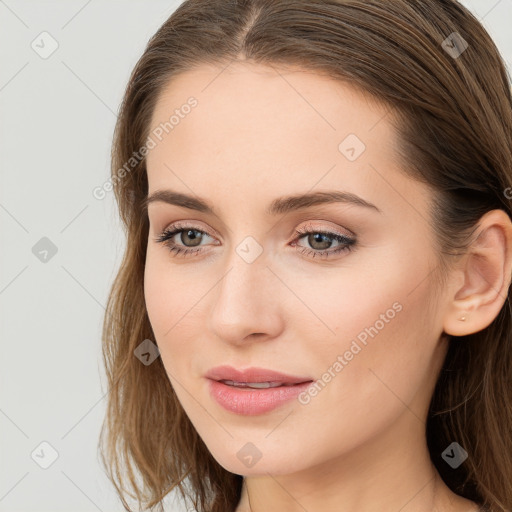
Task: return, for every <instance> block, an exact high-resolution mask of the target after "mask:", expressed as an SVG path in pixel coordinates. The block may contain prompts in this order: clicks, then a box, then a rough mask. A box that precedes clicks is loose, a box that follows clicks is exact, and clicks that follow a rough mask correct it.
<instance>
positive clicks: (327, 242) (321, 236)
mask: <svg viewBox="0 0 512 512" xmlns="http://www.w3.org/2000/svg"><path fill="white" fill-rule="evenodd" d="M322 240H323V241H324V243H323V244H321V247H315V244H316V243H321V242H322ZM309 243H310V245H311V246H312V247H314V248H315V249H320V250H322V249H328V248H329V246H330V245H331V242H330V240H329V237H328V236H327V235H324V234H322V233H315V234H314V235H310V240H309Z"/></svg>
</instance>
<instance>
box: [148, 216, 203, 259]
mask: <svg viewBox="0 0 512 512" xmlns="http://www.w3.org/2000/svg"><path fill="white" fill-rule="evenodd" d="M176 235H179V236H178V238H180V239H181V242H182V243H184V244H190V246H189V247H187V246H185V248H182V247H181V246H179V245H178V244H177V243H176V242H175V241H174V240H173V238H174V237H175V236H176ZM204 235H206V236H209V235H208V233H206V232H205V231H202V230H200V229H196V228H195V227H193V226H187V225H186V224H179V223H177V224H174V225H173V226H171V227H170V228H168V229H166V230H165V231H164V232H163V233H162V234H161V235H160V236H159V237H157V238H156V239H155V242H158V243H163V244H164V245H166V246H167V247H168V249H169V251H170V252H172V253H175V254H176V255H178V254H182V255H183V256H188V255H190V254H192V253H196V252H200V251H201V249H200V248H197V249H194V248H193V247H198V246H199V245H200V243H201V237H202V236H204Z"/></svg>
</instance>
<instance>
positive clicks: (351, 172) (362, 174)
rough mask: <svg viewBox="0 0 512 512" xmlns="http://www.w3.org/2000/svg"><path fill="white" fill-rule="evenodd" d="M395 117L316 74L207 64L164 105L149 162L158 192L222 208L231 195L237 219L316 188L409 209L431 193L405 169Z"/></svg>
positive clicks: (182, 78) (179, 79)
mask: <svg viewBox="0 0 512 512" xmlns="http://www.w3.org/2000/svg"><path fill="white" fill-rule="evenodd" d="M191 98H193V102H194V103H191V102H190V99H191ZM191 104H194V106H193V107H189V106H188V105H191ZM391 116H392V112H391V111H390V110H389V108H387V107H386V106H385V105H383V104H382V103H379V102H377V101H376V100H373V98H372V97H370V96H369V95H367V94H364V93H362V92H361V91H359V90H358V89H355V88H354V87H352V86H350V85H348V84H347V83H345V82H340V81H339V80H334V79H332V78H330V77H328V76H325V75H321V74H317V73H314V72H311V71H305V70H301V69H297V68H281V67H276V66H263V65H259V64H258V65H257V64H247V63H232V64H230V65H229V66H227V67H226V65H224V66H220V65H219V66H213V65H201V66H198V67H196V68H194V69H192V70H190V71H187V72H183V73H180V74H179V75H177V76H176V77H174V78H173V79H172V80H171V81H170V82H169V83H168V84H167V86H166V87H165V88H164V89H163V91H162V92H161V94H160V97H159V98H158V101H157V103H156V106H155V110H154V112H153V117H152V120H151V126H150V129H151V133H155V130H159V132H158V133H159V134H160V135H159V137H160V139H161V140H160V139H159V138H158V137H155V136H153V139H154V142H155V144H154V147H153V148H152V149H151V150H150V151H149V153H148V156H147V170H148V179H149V192H150V193H152V192H154V191H155V190H160V189H166V188H170V189H173V190H176V191H178V192H182V193H187V194H191V193H192V194H196V195H198V196H202V197H210V198H211V202H212V203H214V204H215V203H217V202H223V203H226V201H225V199H226V197H227V196H229V198H230V201H229V203H230V204H231V208H232V209H233V210H230V213H233V212H236V208H238V207H240V206H242V207H245V206H246V204H248V203H250V202H255V203H256V202H259V203H260V204H261V203H264V204H265V205H267V204H269V203H270V202H271V200H273V199H274V198H275V197H277V196H284V195H291V194H299V193H304V192H307V191H311V190H313V189H326V190H332V189H337V190H343V191H346V192H349V193H354V194H357V195H359V196H364V197H365V198H367V199H368V200H369V201H371V202H372V203H374V204H379V201H380V200H381V199H383V198H384V200H385V199H386V196H388V198H389V199H390V200H394V201H396V200H397V199H398V201H400V196H402V198H405V197H412V196H414V194H417V191H418V188H419V187H423V185H422V184H420V183H418V182H416V181H414V182H413V181H412V180H409V179H408V178H406V177H405V176H404V175H403V173H401V172H398V170H397V169H398V164H399V162H398V161H397V151H396V139H395V137H396V134H395V131H394V128H393V125H392V124H391V120H392V118H391ZM170 120H172V121H171V122H170ZM391 196H392V197H391ZM402 202H403V203H404V204H403V205H402V206H401V209H402V211H403V212H404V211H407V210H408V209H410V204H408V203H407V202H404V201H402ZM397 208H399V207H397ZM418 208H421V206H419V205H418Z"/></svg>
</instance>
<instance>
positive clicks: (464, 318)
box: [459, 315, 467, 322]
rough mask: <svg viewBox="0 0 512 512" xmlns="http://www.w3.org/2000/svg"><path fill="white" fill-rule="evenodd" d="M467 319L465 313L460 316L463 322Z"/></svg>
mask: <svg viewBox="0 0 512 512" xmlns="http://www.w3.org/2000/svg"><path fill="white" fill-rule="evenodd" d="M466 319H467V317H466V316H465V315H464V316H461V317H460V318H459V320H460V321H461V322H465V321H466Z"/></svg>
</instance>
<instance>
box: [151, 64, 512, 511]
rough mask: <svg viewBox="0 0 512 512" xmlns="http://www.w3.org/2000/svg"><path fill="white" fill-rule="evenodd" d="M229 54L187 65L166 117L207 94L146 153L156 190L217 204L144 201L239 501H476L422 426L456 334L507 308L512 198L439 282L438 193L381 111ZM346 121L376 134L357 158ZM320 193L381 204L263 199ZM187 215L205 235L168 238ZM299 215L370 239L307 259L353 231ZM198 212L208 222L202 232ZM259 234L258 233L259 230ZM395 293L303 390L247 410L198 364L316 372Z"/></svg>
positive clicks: (185, 380) (162, 291)
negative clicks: (432, 451) (406, 157)
mask: <svg viewBox="0 0 512 512" xmlns="http://www.w3.org/2000/svg"><path fill="white" fill-rule="evenodd" d="M224 67H225V66H222V67H221V66H218V67H215V66H207V65H202V66H199V67H198V68H196V69H194V70H192V71H188V72H186V73H182V74H180V75H179V76H178V77H176V78H175V79H174V80H173V81H172V82H171V83H170V84H169V86H168V87H167V88H166V89H165V90H164V91H163V93H162V95H161V96H160V97H159V101H158V102H157V105H156V108H155V111H154V114H153V118H152V121H151V126H152V127H156V126H158V125H159V124H160V123H161V122H165V121H166V120H168V119H169V116H170V115H172V113H173V112H174V110H175V109H176V108H179V107H180V106H181V105H184V104H185V103H186V102H187V98H189V97H190V96H194V97H195V98H197V101H198V105H197V106H196V107H195V108H194V109H193V110H192V111H191V112H190V114H188V115H187V116H184V117H183V118H182V119H180V121H179V124H177V125H176V126H174V129H173V130H172V132H170V133H168V134H167V135H165V136H164V137H163V138H162V141H161V142H159V143H158V144H157V145H156V146H155V147H154V148H153V149H151V151H150V153H149V154H148V157H147V170H148V180H149V194H152V193H153V192H155V191H157V190H165V189H171V190H173V191H176V192H180V193H183V194H188V195H191V196H193V197H196V198H198V197H199V198H202V199H203V200H205V201H207V202H208V203H210V204H211V205H212V206H213V208H214V209H215V212H216V215H214V214H211V213H206V212H200V211H196V210H193V209H188V208H185V207H183V206H176V205H173V204H168V203H165V202H161V201H155V202H151V203H150V204H149V206H148V216H149V220H150V233H149V238H148V245H147V258H146V269H145V297H146V305H147V310H148V315H149V318H150V321H151V325H152V328H153V331H154V334H155V337H156V341H157V343H158V346H159V349H160V354H161V357H162V361H163V364H164V366H165V368H166V371H167V374H168V376H169V379H170V382H171V384H172V386H173V388H174V390H175V392H176V394H177V397H178V399H179V401H180V403H181V404H182V406H183V408H184V410H185V412H186V414H187V415H188V417H189V418H190V420H191V422H192V423H193V425H194V427H195V428H196V430H197V432H198V434H199V435H200V436H201V438H202V439H203V441H204V442H205V444H206V445H207V447H208V449H209V450H210V452H211V454H212V456H213V457H214V458H215V459H216V460H217V462H218V463H219V464H220V465H221V466H223V467H224V468H225V469H226V470H228V471H230V472H232V473H236V474H239V475H243V476H244V477H245V479H244V486H243V492H242V498H241V500H240V503H239V504H238V507H237V509H236V512H250V511H252V512H277V511H279V512H296V511H297V512H298V511H301V512H303V511H304V510H307V511H308V512H319V511H322V512H335V511H336V512H373V511H375V510H379V511H380V512H397V511H399V510H400V511H401V512H427V511H428V512H431V511H432V510H436V511H438V512H470V511H476V510H477V507H476V505H475V504H474V503H473V502H471V501H469V500H466V499H464V498H461V497H460V496H458V495H456V494H454V493H453V492H451V491H450V489H449V488H448V487H447V486H446V485H445V484H444V483H443V481H442V480H441V479H440V478H439V477H438V475H437V472H436V471H435V468H434V467H433V465H432V464H431V462H430V456H429V452H428V448H427V444H426V437H425V423H426V418H427V411H428V405H429V402H430V398H431V395H432V392H433V389H434V385H435V382H436V379H437V375H438V372H439V370H440V368H441V365H442V362H443V359H444V357H445V355H446V350H447V347H448V344H447V343H448V342H447V337H446V336H443V333H446V334H453V335H457V336H461V335H464V334H469V333H471V332H477V331H479V330H481V329H483V328H485V327H486V326H487V325H489V324H490V323H491V322H492V320H493V319H494V318H495V317H496V315H497V314H498V313H499V311H500V309H501V307H502V306H503V303H504V300H505V297H506V291H507V289H508V286H509V285H510V275H511V266H512V262H511V252H512V250H511V249H512V242H511V240H512V234H511V229H512V225H511V223H510V220H509V219H508V217H507V216H506V214H505V213H504V212H502V211H500V210H495V211H493V212H490V213H489V214H487V215H486V216H484V217H483V218H482V220H481V222H480V227H479V232H481V236H480V237H479V239H478V241H477V242H475V244H474V246H472V248H471V250H470V252H468V254H467V255H466V256H464V257H461V258H460V259H458V260H457V268H455V269H454V270H453V271H452V272H451V273H450V275H449V279H448V281H447V283H446V284H445V285H444V287H443V288H442V289H440V288H439V287H438V285H437V284H436V281H435V279H434V277H433V276H434V275H435V272H436V269H437V270H438V265H437V258H438V255H437V254H436V252H435V250H434V242H433V241H434V236H435V235H434V234H433V232H432V227H431V223H430V217H429V214H428V205H429V202H430V201H431V198H432V192H431V191H430V189H429V188H428V187H427V186H426V185H424V184H422V183H420V182H416V181H413V180H411V179H409V178H407V177H406V176H405V175H404V174H403V173H401V172H400V170H399V169H398V163H397V159H396V154H395V152H394V147H395V139H394V136H395V134H394V131H393V129H392V127H391V124H390V122H389V119H388V117H387V115H386V109H384V108H383V107H381V106H379V105H377V104H376V103H373V102H371V101H369V100H368V99H367V98H366V97H365V96H363V95H361V93H360V92H358V91H356V90H355V89H352V88H351V87H349V86H348V85H346V84H342V83H340V82H336V81H333V80H332V79H329V78H327V77H324V76H320V75H318V74H314V73H311V72H305V71H300V70H297V69H295V70H289V69H287V70H285V69H283V68H282V67H280V68H279V72H276V70H275V69H274V68H272V67H266V66H265V67H264V66H262V65H256V64H248V63H232V64H231V65H230V66H229V67H228V68H227V69H224V71H222V69H223V68H224ZM349 134H355V135H356V136H357V137H358V139H359V140H361V141H362V142H363V143H364V144H365V146H366V149H365V151H364V152H362V153H361V154H360V155H359V156H358V158H357V159H355V160H354V161H350V160H349V159H348V158H347V157H346V156H345V154H342V152H341V151H340V150H339V148H338V146H339V145H340V143H341V142H342V141H343V140H344V139H345V138H346V137H347V135H349ZM317 191H345V192H350V193H352V194H356V195H357V196H359V197H361V198H363V199H364V200H365V201H367V202H370V203H373V204H374V205H375V206H376V207H377V208H378V209H379V210H380V211H377V210H376V209H374V208H369V207H364V206H362V205H358V204H353V203H330V204H322V205H315V206H310V207H307V208H303V209H302V210H297V211H291V212H288V213H285V214H281V215H277V216H271V215H269V214H267V213H266V212H265V210H266V208H267V207H268V206H269V205H270V203H271V202H272V201H273V200H274V199H276V198H279V197H282V196H289V195H295V194H304V193H308V192H317ZM177 221H181V224H182V225H183V224H186V225H187V227H186V229H185V231H183V232H182V233H181V234H177V235H174V236H173V237H172V240H173V241H174V242H175V244H176V245H178V246H179V247H180V248H181V249H187V248H188V249H191V250H196V249H198V248H199V249H200V250H201V252H199V253H191V255H187V256H182V254H176V253H174V252H170V250H169V247H168V246H166V245H165V243H162V242H156V241H155V239H156V238H157V237H158V236H160V235H161V233H162V232H163V231H164V230H165V229H166V228H169V227H172V226H173V224H174V223H176V222H177ZM189 226H190V227H189ZM181 227H183V226H181ZM305 227H306V228H307V229H305V231H308V232H309V231H311V232H313V233H314V232H315V230H317V231H316V232H318V231H328V232H330V233H334V234H335V235H336V234H342V235H345V236H350V237H352V238H355V239H356V243H355V244H354V245H353V246H352V247H351V249H352V250H345V251H342V252H339V253H336V254H334V253H333V254H332V255H331V256H330V257H329V258H326V257H325V256H324V257H321V256H318V254H317V255H316V256H315V257H313V253H314V252H317V253H318V252H321V251H322V250H327V251H328V252H329V251H331V253H332V251H333V250H335V249H336V248H338V247H340V246H341V245H343V244H342V243H340V242H338V241H337V240H336V239H335V238H334V237H333V235H331V236H330V238H327V239H326V241H327V242H330V245H329V243H325V242H322V241H321V240H320V239H318V236H317V238H316V243H315V238H314V237H312V236H310V237H308V236H307V235H306V236H304V235H297V234H296V233H295V230H296V229H301V228H305ZM190 229H192V230H199V231H201V232H203V233H198V232H196V233H195V235H196V239H197V237H198V236H199V237H200V240H201V242H200V245H197V243H193V242H192V240H191V238H189V237H187V233H189V231H188V230H190ZM249 236H250V237H252V238H253V239H254V240H255V241H256V242H257V245H256V244H255V243H254V242H251V243H252V244H253V245H248V246H247V245H245V243H246V242H247V241H244V239H245V238H246V237H249ZM243 241H244V244H242V246H243V247H246V248H247V247H249V250H250V251H255V250H256V249H255V248H256V247H259V248H261V250H262V252H261V254H260V255H259V256H258V257H257V258H256V259H255V260H254V261H252V262H251V263H248V262H247V260H246V259H244V258H243V257H241V256H240V254H242V253H239V252H237V247H238V246H239V244H241V243H242V242H243ZM292 242H294V243H293V244H292ZM168 243H169V242H168ZM301 250H303V251H306V252H305V253H303V252H301ZM394 303H399V304H400V305H401V306H402V308H401V310H400V312H396V314H394V315H393V316H394V317H393V318H392V319H388V321H387V322H386V323H385V324H384V327H383V328H381V330H379V332H378V334H377V335H376V336H375V337H374V338H373V339H372V338H371V337H369V338H368V343H367V345H366V346H364V348H363V349H362V350H361V351H360V352H359V353H358V354H357V356H354V357H353V359H351V360H350V361H348V363H347V364H346V366H345V367H344V368H343V370H342V371H341V372H339V373H337V374H336V376H335V377H334V378H332V380H331V381H330V382H329V383H328V384H327V385H326V386H325V387H324V389H322V391H321V392H320V393H318V395H317V396H315V397H314V398H312V399H311V401H310V402H309V403H307V404H302V403H299V401H297V400H292V401H291V402H288V403H286V404H284V405H282V406H281V407H278V408H277V409H274V410H273V411H270V412H267V413H265V414H261V415H257V416H244V415H240V414H236V413H233V412H230V411H227V410H225V409H223V408H221V407H220V406H219V404H218V403H216V402H215V401H214V400H212V398H211V397H210V395H209V393H208V386H207V381H206V379H205V378H204V374H205V373H206V371H207V370H209V369H210V368H211V367H213V366H217V365H221V364H229V365H231V366H235V367H237V368H246V367H249V366H261V367H264V368H269V369H273V370H277V371H282V372H285V373H289V374H292V375H301V376H303V375H308V376H312V378H314V379H321V378H322V375H323V374H324V373H325V372H326V371H327V370H328V368H329V367H332V366H333V363H334V362H335V361H336V358H337V357H338V355H343V354H344V353H346V351H347V350H349V347H350V344H351V342H352V341H353V340H354V339H356V338H357V336H358V334H360V333H361V332H362V331H364V330H365V328H369V327H371V326H374V325H376V321H377V320H379V318H381V316H380V315H381V314H383V313H385V312H386V311H388V310H390V309H393V308H392V305H393V304H394ZM464 314H466V316H467V317H468V319H467V320H466V321H465V322H462V321H460V320H459V318H460V317H461V316H462V315H464ZM249 442H250V443H252V444H253V445H255V446H256V447H257V449H258V450H259V452H260V453H261V458H260V459H259V460H258V461H257V462H256V463H255V464H254V465H253V466H251V467H247V465H246V464H245V463H243V462H242V460H240V459H239V458H238V457H237V452H238V451H239V450H240V449H241V448H242V447H243V446H244V445H246V443H249ZM469 456H471V454H469ZM249 497H250V503H249V499H248V498H249Z"/></svg>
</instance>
